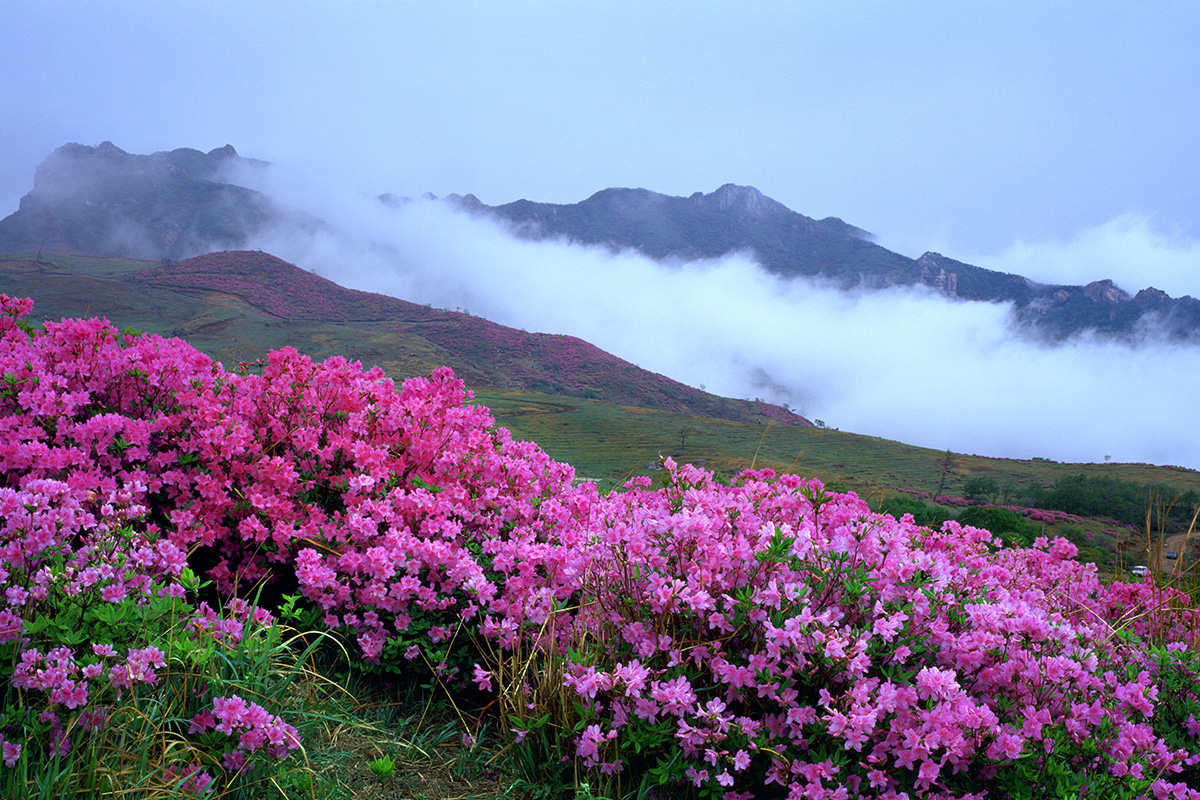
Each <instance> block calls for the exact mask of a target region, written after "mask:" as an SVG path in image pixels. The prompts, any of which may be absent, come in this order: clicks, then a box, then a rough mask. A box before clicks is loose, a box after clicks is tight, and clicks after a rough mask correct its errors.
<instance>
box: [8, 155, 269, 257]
mask: <svg viewBox="0 0 1200 800" xmlns="http://www.w3.org/2000/svg"><path fill="white" fill-rule="evenodd" d="M238 163H242V164H244V163H252V162H247V160H246V159H242V158H240V157H239V156H238V154H237V151H235V150H234V149H233V147H231V146H229V145H226V146H225V147H222V148H219V149H216V150H212V151H211V152H209V153H201V152H200V151H198V150H190V149H179V150H172V151H170V152H160V153H153V154H151V155H148V156H139V155H131V154H129V153H126V152H125V151H124V150H122V149H120V148H119V147H116V146H115V145H113V144H112V142H104V143H103V144H101V145H100V146H99V147H87V146H84V145H79V144H68V145H64V146H63V147H60V148H58V149H57V150H55V151H54V152H53V153H51V154H50V156H49V157H48V158H47V159H46V160H45V161H44V162H42V164H41V165H40V166H39V167H38V168H37V171H36V173H35V174H34V182H33V191H31V192H30V193H29V194H27V195H25V196H24V197H22V198H21V204H20V207H19V208H18V210H17V212H16V213H14V214H11V215H10V216H8V217H6V218H5V219H3V220H0V252H33V251H36V250H39V249H44V250H45V252H48V253H76V254H88V255H102V256H115V257H132V258H150V259H159V258H180V257H184V256H188V255H195V254H197V253H203V252H208V251H210V250H214V249H226V248H230V247H238V246H243V245H245V243H246V242H247V241H248V239H249V237H250V236H252V235H253V234H254V233H255V232H256V231H258V230H260V229H261V228H262V227H263V226H265V225H266V224H267V223H268V222H269V221H271V219H272V218H273V216H274V214H275V212H274V210H273V209H272V207H271V202H270V200H269V199H268V198H267V197H266V196H265V195H262V194H259V193H258V192H255V191H252V190H250V189H246V188H244V187H242V186H237V185H234V184H231V183H227V182H225V181H224V180H223V175H225V174H226V173H227V172H228V171H229V169H230V167H232V166H233V165H234V164H238Z"/></svg>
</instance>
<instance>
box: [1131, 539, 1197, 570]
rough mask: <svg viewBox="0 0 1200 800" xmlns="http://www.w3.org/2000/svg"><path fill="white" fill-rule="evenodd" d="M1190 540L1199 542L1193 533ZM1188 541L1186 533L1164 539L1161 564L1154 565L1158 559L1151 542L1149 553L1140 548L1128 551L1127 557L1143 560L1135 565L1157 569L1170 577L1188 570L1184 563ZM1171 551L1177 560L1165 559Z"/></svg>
mask: <svg viewBox="0 0 1200 800" xmlns="http://www.w3.org/2000/svg"><path fill="white" fill-rule="evenodd" d="M1190 538H1191V539H1193V540H1200V535H1198V534H1196V533H1193V534H1192V535H1191V537H1190ZM1188 539H1189V536H1188V534H1186V533H1177V534H1175V535H1173V536H1168V537H1167V538H1166V539H1164V540H1163V545H1162V553H1161V561H1162V563H1161V564H1158V563H1156V561H1158V560H1159V559H1157V558H1156V557H1155V554H1154V550H1153V547H1154V544H1155V543H1154V542H1151V549H1150V550H1149V552H1147V550H1146V548H1144V547H1141V548H1137V549H1135V550H1131V551H1129V555H1130V556H1133V557H1136V558H1139V559H1144V560H1142V561H1138V562H1137V563H1139V564H1145V565H1146V566H1148V567H1150V568H1151V569H1158V570H1160V571H1162V572H1165V573H1168V574H1170V575H1175V574H1176V573H1180V572H1182V571H1183V570H1186V569H1188V564H1187V563H1185V562H1186V561H1187V552H1186V551H1187V545H1188V544H1189V541H1188ZM1171 551H1175V552H1176V553H1178V554H1179V558H1167V553H1169V552H1171Z"/></svg>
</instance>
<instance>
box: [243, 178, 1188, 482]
mask: <svg viewBox="0 0 1200 800" xmlns="http://www.w3.org/2000/svg"><path fill="white" fill-rule="evenodd" d="M260 188H263V189H265V190H267V191H269V192H270V193H272V194H273V195H275V196H277V197H286V198H287V199H288V202H289V203H290V204H292V205H293V206H295V207H296V208H301V209H303V210H304V211H306V212H307V213H309V214H312V215H314V216H316V217H319V218H321V219H324V220H326V221H328V222H329V223H330V224H329V226H328V227H326V228H322V229H320V230H318V231H308V232H305V233H300V232H298V231H296V230H288V231H277V232H275V233H274V234H273V235H268V236H264V237H263V238H262V240H261V241H258V242H256V245H255V246H259V247H262V248H263V249H264V250H268V251H269V252H272V253H275V254H276V255H279V256H280V257H282V258H285V259H287V260H289V261H292V262H294V263H297V264H299V265H300V266H302V267H305V268H307V269H311V270H313V271H315V272H317V273H319V274H321V275H322V276H324V277H326V278H329V279H331V280H334V281H336V282H338V283H341V284H343V285H345V286H349V287H352V288H357V289H364V290H369V291H375V292H380V293H385V294H390V295H393V296H397V297H402V298H404V299H407V300H411V301H415V302H420V303H429V304H431V305H434V306H438V307H442V308H458V309H464V310H467V311H469V312H470V313H472V314H476V315H479V316H482V317H485V318H487V319H490V320H493V321H495V322H499V323H502V324H505V325H510V326H513V327H518V328H524V329H527V330H530V331H542V332H552V333H565V334H571V335H575V336H579V337H581V338H584V339H586V340H588V341H590V342H592V343H594V344H596V345H597V346H599V347H601V348H603V349H605V350H608V351H609V352H612V353H614V354H615V355H618V356H620V357H622V358H625V359H628V360H630V361H633V362H634V363H637V364H638V365H640V366H642V367H645V368H647V369H650V370H654V371H656V372H660V373H663V374H666V375H668V376H670V377H672V378H675V379H677V380H680V381H683V382H685V383H688V384H690V385H693V386H704V387H706V388H707V389H708V390H709V391H711V392H715V393H718V394H722V395H726V396H731V397H761V398H763V399H766V400H771V401H774V402H778V403H787V404H788V405H789V406H790V407H792V408H793V409H795V410H797V411H799V412H800V413H803V414H805V415H806V416H808V417H810V418H819V419H822V420H824V421H825V422H826V423H827V424H828V425H830V426H831V427H838V428H840V429H842V430H847V431H853V432H856V433H863V434H870V435H877V436H882V437H885V438H889V439H896V440H900V441H904V442H907V443H910V444H917V445H923V446H927V447H932V448H937V449H947V448H949V449H952V450H955V451H958V452H968V453H978V454H982V455H992V456H1008V457H1016V458H1030V457H1034V456H1039V457H1044V458H1052V459H1055V460H1061V461H1083V462H1087V461H1094V462H1099V461H1102V460H1104V459H1105V457H1106V456H1111V457H1112V459H1114V460H1117V461H1139V462H1150V463H1160V464H1178V465H1182V466H1189V467H1200V442H1196V441H1193V440H1191V438H1190V437H1188V436H1186V435H1181V433H1183V432H1186V431H1188V430H1189V429H1190V428H1191V426H1192V422H1193V416H1194V410H1193V409H1194V400H1193V399H1192V398H1195V397H1196V396H1198V395H1200V349H1195V348H1193V349H1185V348H1179V347H1172V346H1168V345H1165V344H1158V345H1154V346H1148V345H1142V346H1140V347H1137V348H1133V347H1129V346H1125V345H1116V344H1111V343H1103V342H1096V341H1090V340H1086V339H1084V340H1077V341H1073V342H1071V343H1069V344H1067V345H1063V346H1059V347H1054V348H1049V347H1044V346H1040V345H1036V344H1033V343H1030V342H1028V341H1025V340H1022V339H1019V338H1017V337H1015V336H1014V335H1013V334H1012V333H1011V331H1010V330H1009V327H1008V314H1009V310H1010V309H1009V308H1008V307H1007V306H1006V305H1001V304H979V303H966V302H952V301H947V300H946V299H944V298H942V297H939V296H935V295H933V294H930V293H927V292H925V291H921V290H889V291H883V292H876V293H863V294H845V293H842V292H839V291H837V290H835V289H834V288H832V287H829V286H825V285H822V284H821V283H819V282H814V281H809V280H782V279H780V278H778V277H775V276H772V275H769V274H767V273H766V272H764V271H763V270H762V269H760V268H759V267H758V265H757V264H756V263H755V262H754V261H753V260H752V258H750V257H749V256H747V255H745V254H734V255H730V256H727V257H725V258H722V259H718V260H713V261H706V262H692V263H686V264H682V263H659V262H655V261H652V260H650V259H648V258H645V257H643V256H641V255H638V254H636V253H632V252H620V253H613V252H611V251H609V250H607V249H604V248H598V247H583V246H579V245H575V244H570V243H566V242H536V243H535V242H530V241H526V240H521V239H518V238H516V237H514V236H512V235H511V234H510V233H509V231H507V230H506V229H505V228H503V227H501V226H500V225H499V224H496V223H493V222H490V221H487V220H484V219H480V218H477V217H472V216H470V215H467V214H464V213H461V212H458V211H456V210H454V209H453V208H452V207H450V206H448V205H446V204H444V203H441V202H436V201H430V200H420V201H413V202H410V203H407V204H404V205H402V206H400V207H398V208H394V209H393V208H387V207H385V206H384V205H382V204H380V203H378V202H376V201H375V200H373V199H370V198H362V197H357V196H353V195H343V196H340V197H335V196H333V195H332V194H330V193H328V192H325V191H314V190H313V189H312V188H311V187H304V186H303V185H302V183H300V182H296V181H290V180H285V181H281V180H280V174H279V173H274V177H273V178H272V184H271V185H270V186H260ZM1134 230H1135V232H1136V231H1137V229H1136V227H1135V228H1134ZM1097 235H1100V234H1097ZM1063 263H1064V264H1066V263H1067V261H1066V260H1064V262H1063ZM1063 268H1064V269H1065V267H1063ZM1079 268H1080V269H1082V268H1083V267H1082V266H1080V267H1079ZM1090 274H1091V275H1093V276H1094V275H1096V273H1095V272H1091V273H1090ZM1110 274H1111V273H1110ZM1043 279H1044V278H1043ZM1072 282H1080V281H1079V280H1074V281H1072ZM1168 291H1169V289H1168Z"/></svg>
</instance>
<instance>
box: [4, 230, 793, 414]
mask: <svg viewBox="0 0 1200 800" xmlns="http://www.w3.org/2000/svg"><path fill="white" fill-rule="evenodd" d="M0 292H4V293H6V294H9V295H16V296H32V297H33V298H34V301H35V304H36V305H35V306H34V313H33V315H31V318H32V319H45V318H50V319H55V318H60V317H63V316H107V317H108V318H109V319H112V320H114V321H116V322H118V324H120V325H122V326H133V327H136V328H138V329H141V330H145V331H148V332H156V333H161V334H163V335H170V336H180V337H183V338H186V339H188V340H189V341H190V342H192V344H193V345H195V346H196V347H198V348H200V349H201V350H203V351H204V352H207V353H208V354H209V355H211V356H213V357H214V358H217V359H219V360H222V361H224V362H226V363H227V364H230V365H232V364H236V363H237V362H239V361H245V362H250V363H253V362H254V361H255V360H256V359H258V358H259V357H261V356H262V355H263V354H264V353H265V352H266V351H268V350H271V349H275V348H278V347H283V346H288V345H290V346H293V347H295V348H296V349H298V350H300V351H301V352H304V353H307V354H309V355H312V356H313V357H315V358H324V357H326V356H330V355H343V356H345V357H347V358H350V359H353V360H357V361H362V362H363V363H364V364H378V365H380V366H382V367H384V369H385V370H387V372H388V374H389V375H391V376H392V377H395V378H403V377H404V376H405V375H409V374H413V373H427V372H429V371H430V370H432V369H434V368H436V367H438V366H442V365H446V366H449V367H451V368H452V369H453V370H454V371H455V373H456V374H457V375H458V376H459V377H461V378H463V379H464V380H465V381H466V382H467V384H468V386H471V387H473V388H480V387H488V388H491V389H517V390H521V391H532V392H546V393H549V394H555V395H560V396H564V397H579V398H596V399H602V400H606V401H608V402H611V403H618V404H621V405H627V406H635V407H639V408H653V409H658V410H661V411H667V412H671V413H675V414H689V415H696V416H704V417H715V418H719V419H726V420H733V421H739V422H774V423H776V424H782V425H801V426H805V425H809V424H810V423H809V422H808V420H806V419H804V418H803V417H801V416H799V415H796V414H792V413H791V412H789V411H787V410H785V409H783V408H780V407H779V406H774V405H770V404H768V403H761V402H751V401H745V400H733V399H728V398H722V397H717V396H715V395H711V394H708V393H706V392H703V391H701V390H699V389H693V388H691V387H689V386H685V385H684V384H681V383H679V382H677V381H673V380H671V379H669V378H666V377H664V376H662V375H658V374H655V373H652V372H649V371H647V370H644V369H641V368H640V367H637V366H636V365H634V364H631V363H629V362H627V361H623V360H621V359H619V358H617V357H616V356H613V355H610V354H609V353H606V352H604V351H602V350H600V349H599V348H597V347H594V346H593V345H590V344H588V343H587V342H584V341H582V340H580V339H576V338H574V337H571V336H558V335H551V334H541V333H527V332H525V331H520V330H516V329H513V328H508V327H505V326H503V325H497V324H495V323H492V322H488V321H487V320H484V319H481V318H479V317H472V316H470V315H469V314H463V313H458V312H452V311H441V310H438V309H432V308H427V307H425V306H421V305H417V304H415V303H410V302H408V301H405V300H399V299H397V298H394V297H387V296H385V295H379V294H371V293H369V292H360V291H356V290H353V289H346V288H344V287H342V286H339V285H337V284H336V283H333V282H332V281H328V280H326V279H324V278H321V277H319V276H317V275H314V274H312V273H310V272H307V271H305V270H302V269H300V268H299V267H297V266H295V265H293V264H289V263H287V262H285V261H282V260H281V259H278V258H275V257H274V256H271V255H268V254H266V253H262V252H258V251H249V252H246V251H241V252H219V253H210V254H206V255H204V256H198V257H195V258H191V259H187V260H185V261H178V262H170V261H164V262H151V261H136V260H113V259H99V258H83V257H56V258H53V259H52V260H48V261H43V262H40V263H34V261H33V260H31V259H24V258H8V259H2V258H0Z"/></svg>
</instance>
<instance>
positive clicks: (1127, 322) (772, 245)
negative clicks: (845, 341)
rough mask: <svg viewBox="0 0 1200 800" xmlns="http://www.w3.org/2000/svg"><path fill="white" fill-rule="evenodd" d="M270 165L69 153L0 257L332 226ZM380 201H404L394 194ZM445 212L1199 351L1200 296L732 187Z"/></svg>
mask: <svg viewBox="0 0 1200 800" xmlns="http://www.w3.org/2000/svg"><path fill="white" fill-rule="evenodd" d="M266 166H267V164H266V162H262V161H256V160H254V159H247V158H244V157H242V156H240V155H238V153H237V151H236V150H235V149H234V148H233V147H232V146H231V145H226V146H224V147H221V148H217V149H214V150H211V151H209V152H208V153H202V152H201V151H199V150H192V149H188V148H180V149H176V150H171V151H162V152H156V153H152V154H150V155H148V156H141V155H132V154H129V153H126V152H125V151H123V150H121V149H120V148H118V147H116V146H115V145H113V144H112V143H111V142H103V143H101V145H99V146H98V147H90V146H87V145H80V144H68V145H64V146H62V147H60V148H58V149H56V150H55V151H54V152H53V153H52V154H51V155H50V156H49V157H48V158H47V159H46V160H45V161H44V162H43V163H42V164H41V165H39V166H38V168H37V170H36V171H35V176H34V188H33V190H32V191H30V192H29V193H28V194H27V195H25V196H24V197H22V198H21V201H20V207H19V208H18V210H17V211H16V212H14V213H13V214H11V215H9V216H8V217H6V218H4V219H2V220H0V252H31V253H32V252H35V251H40V250H43V249H44V250H45V251H46V252H47V253H76V254H95V255H103V256H109V257H132V258H147V259H151V260H160V259H179V258H186V257H190V256H195V255H201V254H203V253H206V252H213V251H220V250H236V249H242V248H245V247H246V246H247V245H249V244H250V243H251V242H252V240H253V238H254V236H255V235H256V234H258V233H259V232H261V231H263V230H265V229H267V228H268V227H269V226H271V225H273V224H276V223H278V222H280V221H281V220H284V219H287V220H288V221H289V222H291V223H292V224H294V225H297V226H299V227H301V228H307V229H311V228H312V226H313V225H314V223H315V224H317V225H320V224H323V223H321V222H320V221H319V220H312V219H300V218H299V217H298V216H296V215H295V214H294V212H288V211H285V210H283V209H282V207H280V206H279V205H278V204H277V203H276V202H275V201H274V199H273V198H271V197H268V196H267V195H264V194H262V193H260V192H257V191H255V190H253V189H250V188H246V187H244V186H241V185H239V184H238V183H236V177H235V171H236V170H240V169H244V168H247V167H251V168H266ZM425 198H426V199H434V200H436V198H433V196H432V195H428V194H427V195H425ZM379 200H380V201H381V202H382V203H384V204H385V205H389V206H396V205H399V204H401V203H403V202H404V199H403V198H398V197H396V196H394V195H381V196H380V198H379ZM443 201H444V202H448V203H450V204H452V205H453V206H455V207H456V208H459V209H461V210H463V211H465V212H468V213H470V214H474V215H481V216H486V217H488V218H490V219H493V220H497V221H500V222H502V223H504V224H506V225H508V226H509V227H510V228H511V230H512V231H513V232H514V233H515V234H516V235H517V236H520V237H524V238H526V239H531V240H538V239H554V238H556V239H566V240H569V241H574V242H579V243H581V244H587V245H596V246H605V247H609V248H612V249H617V250H620V249H632V250H636V251H638V252H641V253H643V254H645V255H647V256H649V257H650V258H654V259H660V260H663V259H673V260H679V261H688V260H692V259H710V258H717V257H721V256H724V255H727V254H729V253H733V252H750V253H753V255H754V257H755V259H756V260H757V261H758V262H759V263H760V264H761V265H762V267H763V268H764V269H766V270H767V271H769V272H772V273H774V274H776V275H779V276H781V277H784V278H795V277H819V278H823V279H825V280H829V281H831V282H833V283H834V284H836V285H837V286H839V287H840V288H842V289H847V290H848V289H855V288H862V289H881V288H886V287H891V286H919V287H923V288H925V289H927V290H929V291H933V292H936V293H939V294H942V295H944V296H946V297H947V298H950V299H954V300H959V301H973V302H989V303H996V302H1005V303H1011V304H1012V308H1013V313H1012V324H1013V326H1014V328H1015V329H1016V330H1018V331H1019V332H1021V333H1023V334H1024V335H1026V336H1028V337H1030V338H1034V339H1038V340H1041V341H1044V342H1047V343H1051V344H1054V343H1061V342H1063V341H1066V340H1068V339H1070V338H1072V337H1076V336H1080V335H1095V336H1099V337H1102V338H1110V339H1114V340H1127V341H1135V340H1137V339H1139V338H1141V337H1143V336H1146V335H1157V336H1161V337H1163V338H1165V339H1166V340H1168V341H1171V342H1176V343H1184V344H1200V300H1197V299H1195V298H1192V297H1190V296H1186V295H1185V296H1183V297H1179V298H1173V297H1170V296H1169V295H1167V294H1166V293H1165V292H1162V291H1161V290H1159V289H1156V288H1154V287H1146V288H1144V289H1142V290H1141V291H1139V292H1137V293H1136V294H1135V295H1133V296H1130V295H1129V294H1128V293H1127V292H1124V291H1123V290H1120V289H1119V288H1118V287H1116V286H1115V285H1113V284H1112V282H1111V281H1109V280H1106V279H1100V280H1097V281H1093V282H1091V283H1088V284H1085V285H1057V284H1056V285H1050V284H1042V283H1037V282H1034V281H1031V280H1029V279H1028V278H1025V277H1023V276H1021V275H1015V274H1010V273H1003V272H997V271H994V270H988V269H984V268H982V267H977V266H974V265H971V264H967V263H965V262H962V261H958V260H955V259H953V258H949V257H947V256H944V255H942V254H940V253H936V252H926V253H924V254H923V255H921V256H920V257H918V258H916V259H913V258H909V257H907V256H903V255H900V254H898V253H894V252H892V251H890V250H887V249H886V248H884V247H881V246H880V245H878V244H876V243H875V242H874V241H872V238H873V237H872V236H871V235H870V233H868V232H867V231H865V230H863V229H861V228H858V227H856V226H854V225H851V224H849V223H846V222H845V221H843V220H842V219H840V218H838V217H826V218H824V219H821V220H817V219H813V218H811V217H807V216H804V215H803V214H800V213H798V212H795V211H792V210H791V209H789V208H787V207H786V206H784V205H783V204H782V203H779V202H778V201H776V200H773V199H772V198H770V197H767V196H766V195H764V194H762V192H760V191H759V190H758V189H756V188H754V187H751V186H739V185H737V184H734V183H727V184H724V185H722V186H720V187H718V188H717V189H716V190H715V191H713V192H709V193H707V194H706V193H703V192H694V193H693V194H691V195H689V196H687V197H677V196H671V195H665V194H660V193H658V192H654V191H651V190H648V189H627V188H608V189H601V190H599V191H597V192H595V193H593V194H592V195H591V196H590V197H588V198H587V199H585V200H582V201H580V202H578V203H572V204H552V203H539V202H535V201H531V200H525V199H521V200H516V201H514V202H511V203H505V204H502V205H496V206H488V205H485V204H484V203H482V202H480V201H479V200H478V199H477V198H476V197H475V196H473V195H470V194H467V195H457V194H455V195H449V196H447V197H446V198H444V200H443ZM289 214H291V215H292V216H290V217H289V216H288V215H289Z"/></svg>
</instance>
